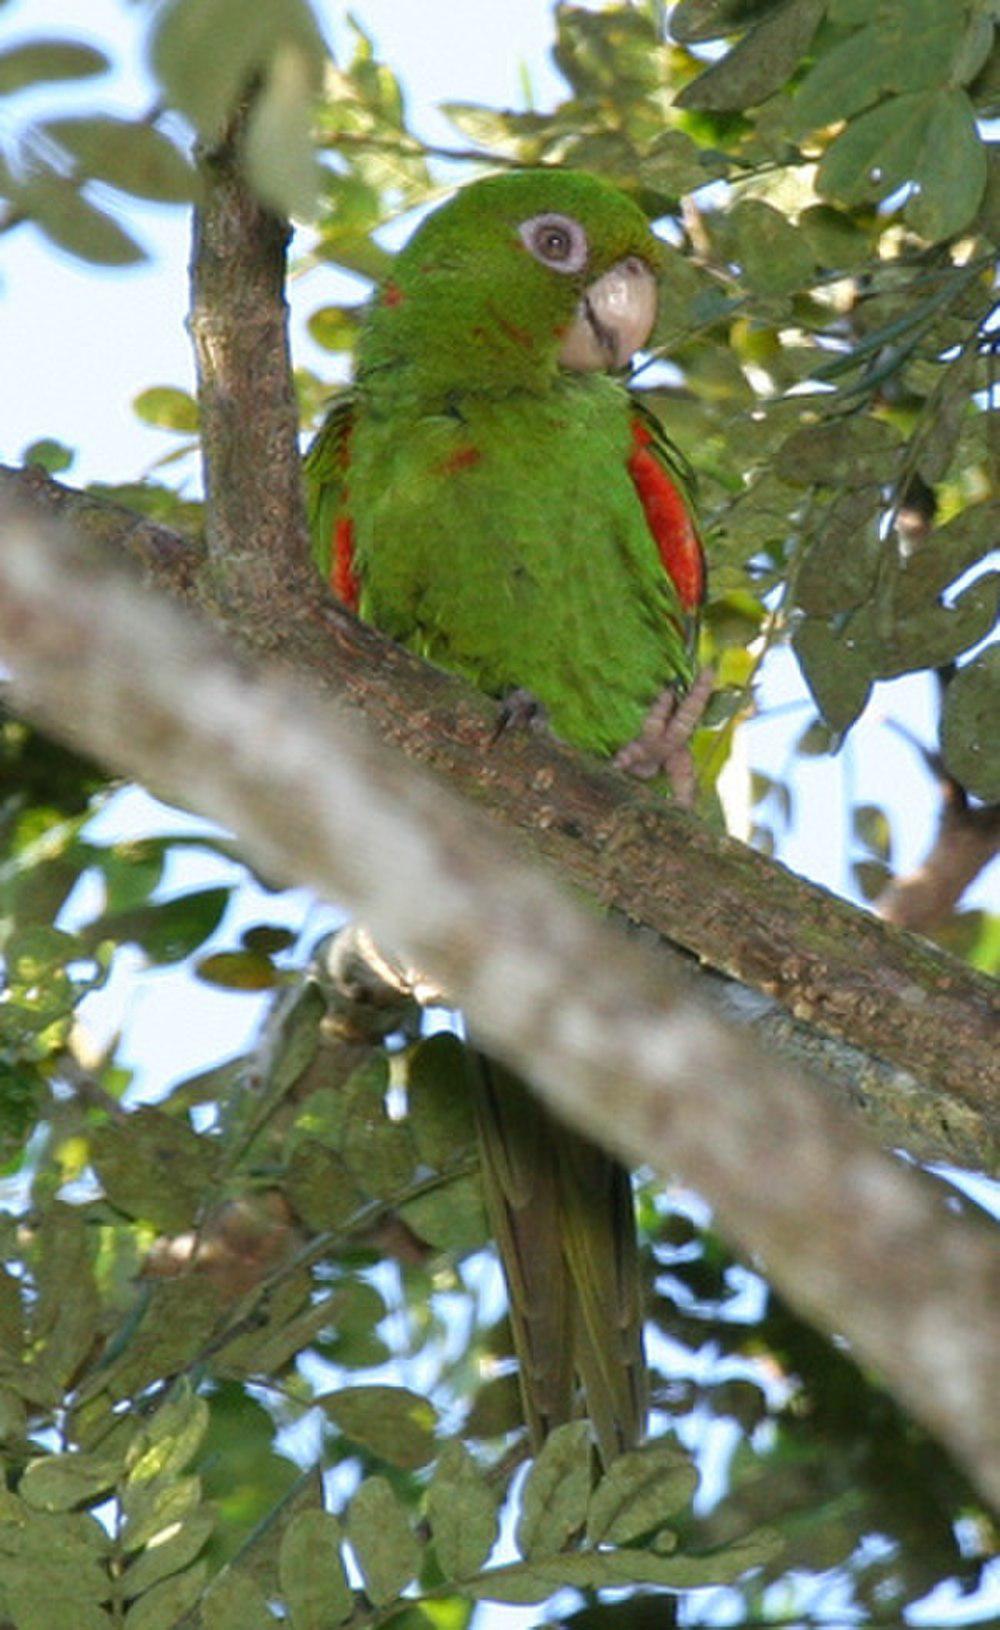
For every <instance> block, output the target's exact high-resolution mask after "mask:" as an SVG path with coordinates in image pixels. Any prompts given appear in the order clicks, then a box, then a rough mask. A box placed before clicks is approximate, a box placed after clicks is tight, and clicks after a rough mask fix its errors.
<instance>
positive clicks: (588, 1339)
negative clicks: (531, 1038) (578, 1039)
mask: <svg viewBox="0 0 1000 1630" xmlns="http://www.w3.org/2000/svg"><path fill="white" fill-rule="evenodd" d="M476 1064H477V1069H476V1122H477V1127H478V1131H479V1142H480V1154H481V1160H482V1172H483V1188H484V1192H485V1198H486V1209H487V1214H488V1216H489V1221H490V1226H491V1228H492V1231H493V1234H494V1236H495V1238H496V1241H497V1246H498V1248H499V1251H500V1258H501V1261H502V1263H503V1268H504V1274H505V1277H506V1280H507V1293H508V1299H509V1303H510V1321H511V1328H512V1331H513V1337H514V1349H515V1352H516V1354H517V1359H518V1365H519V1371H520V1384H521V1396H522V1400H523V1404H524V1414H525V1419H526V1421H527V1424H528V1430H529V1433H530V1436H531V1440H532V1444H533V1446H534V1447H535V1449H536V1450H537V1449H538V1448H539V1447H540V1446H541V1444H542V1443H543V1442H544V1439H545V1437H546V1435H547V1433H548V1432H550V1431H551V1430H552V1428H553V1427H555V1426H559V1425H561V1424H562V1423H563V1422H564V1421H568V1420H570V1419H572V1418H573V1416H574V1415H576V1414H578V1413H580V1410H579V1408H578V1404H577V1382H579V1383H581V1384H582V1388H583V1408H584V1411H585V1413H586V1414H587V1415H589V1417H590V1420H591V1423H592V1425H593V1428H594V1436H595V1438H596V1441H597V1448H598V1452H599V1454H600V1456H601V1460H602V1461H603V1463H604V1465H605V1466H608V1465H610V1463H611V1461H612V1460H614V1459H615V1457H616V1456H617V1455H619V1454H621V1453H622V1452H623V1450H625V1449H631V1448H635V1446H636V1445H637V1444H638V1443H639V1442H640V1441H641V1439H642V1436H643V1433H644V1431H645V1426H646V1409H647V1377H646V1362H645V1354H644V1352H643V1342H642V1296H641V1283H640V1274H639V1257H638V1246H637V1241H636V1231H635V1212H634V1207H633V1202H632V1186H631V1181H630V1179H629V1175H628V1172H627V1171H626V1170H625V1168H624V1167H623V1166H621V1165H619V1163H618V1162H617V1161H616V1160H614V1159H613V1158H612V1157H611V1156H610V1155H609V1154H607V1153H606V1152H605V1150H603V1149H601V1148H599V1147H598V1145H597V1144H594V1143H590V1142H588V1141H587V1140H586V1139H585V1138H582V1137H580V1136H579V1135H578V1134H577V1133H575V1132H572V1131H570V1130H569V1128H568V1127H566V1126H564V1125H563V1124H562V1123H561V1122H560V1121H557V1120H555V1119H554V1118H553V1117H552V1116H551V1115H550V1114H549V1113H548V1111H547V1110H546V1109H545V1108H544V1107H543V1105H542V1104H541V1103H540V1102H539V1100H538V1098H537V1097H536V1096H535V1095H534V1093H532V1092H531V1091H530V1089H529V1088H528V1087H527V1086H526V1085H525V1084H524V1082H523V1081H521V1080H520V1079H519V1077H518V1076H516V1075H513V1074H512V1073H511V1072H510V1071H509V1070H507V1069H505V1068H504V1067H503V1066H502V1065H500V1064H497V1063H496V1062H495V1061H494V1060H493V1059H490V1058H487V1057H486V1056H485V1055H483V1054H481V1053H477V1054H476Z"/></svg>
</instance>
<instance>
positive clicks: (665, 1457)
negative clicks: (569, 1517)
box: [587, 1443, 698, 1545]
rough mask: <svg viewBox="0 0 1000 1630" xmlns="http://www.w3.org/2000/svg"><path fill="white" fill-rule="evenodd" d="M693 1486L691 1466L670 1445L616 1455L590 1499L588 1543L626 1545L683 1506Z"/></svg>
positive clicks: (695, 1480)
mask: <svg viewBox="0 0 1000 1630" xmlns="http://www.w3.org/2000/svg"><path fill="white" fill-rule="evenodd" d="M697 1487H698V1473H697V1470H696V1468H695V1466H694V1463H693V1462H692V1461H691V1459H690V1457H689V1456H688V1455H686V1454H685V1453H684V1451H683V1449H678V1448H677V1447H676V1446H675V1445H674V1444H672V1443H651V1444H649V1445H647V1447H646V1448H644V1449H633V1450H631V1451H630V1452H628V1453H626V1454H623V1455H619V1456H618V1459H617V1460H615V1461H614V1462H613V1464H612V1465H611V1466H610V1467H609V1468H608V1470H607V1471H606V1472H605V1474H604V1476H603V1477H602V1478H601V1481H600V1483H599V1484H598V1486H597V1488H596V1489H595V1490H594V1492H593V1494H592V1496H591V1499H590V1505H589V1508H588V1511H587V1538H588V1540H589V1542H590V1543H591V1544H592V1545H598V1544H613V1545H627V1544H628V1542H629V1541H630V1540H634V1539H638V1538H639V1536H640V1535H641V1534H645V1533H648V1532H650V1531H651V1530H652V1529H654V1528H657V1527H659V1526H660V1525H661V1524H662V1523H664V1522H665V1521H666V1519H667V1518H668V1517H670V1516H671V1515H672V1514H673V1513H674V1512H676V1511H678V1510H680V1509H681V1508H682V1507H686V1506H687V1505H689V1503H690V1501H691V1498H692V1496H693V1494H694V1491H695V1489H696V1488H697Z"/></svg>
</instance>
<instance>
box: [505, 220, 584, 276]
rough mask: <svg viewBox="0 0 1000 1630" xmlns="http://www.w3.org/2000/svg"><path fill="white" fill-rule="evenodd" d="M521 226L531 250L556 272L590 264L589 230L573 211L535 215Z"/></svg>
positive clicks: (523, 235) (520, 233) (519, 231)
mask: <svg viewBox="0 0 1000 1630" xmlns="http://www.w3.org/2000/svg"><path fill="white" fill-rule="evenodd" d="M517 230H518V233H519V235H520V238H521V242H522V243H523V244H524V247H525V248H526V249H527V251H528V253H529V254H531V255H534V257H535V259H536V260H540V261H541V263H542V265H543V266H548V267H550V268H551V270H552V271H553V272H570V273H572V272H582V271H583V269H584V267H585V266H586V264H587V257H588V255H589V253H590V245H589V244H588V242H587V234H586V232H584V230H583V227H582V226H581V225H580V223H579V221H574V219H573V217H572V216H571V215H557V214H555V213H551V214H550V213H546V214H544V215H532V216H530V217H529V219H528V220H526V221H522V222H521V225H520V226H519V227H518V229H517Z"/></svg>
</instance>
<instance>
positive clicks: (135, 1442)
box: [125, 1382, 209, 1484]
mask: <svg viewBox="0 0 1000 1630" xmlns="http://www.w3.org/2000/svg"><path fill="white" fill-rule="evenodd" d="M208 1426H209V1407H208V1404H207V1402H206V1401H205V1399H204V1398H200V1397H198V1395H197V1394H196V1393H193V1392H191V1390H190V1387H189V1385H188V1384H187V1382H179V1383H177V1384H176V1388H175V1390H174V1391H173V1392H172V1393H171V1394H170V1396H169V1397H168V1398H167V1400H166V1402H165V1403H163V1404H161V1405H160V1407H159V1409H158V1410H157V1411H156V1413H155V1415H153V1416H152V1417H151V1418H150V1419H149V1420H148V1421H145V1422H144V1423H143V1424H142V1425H141V1426H140V1427H139V1429H138V1430H137V1431H136V1433H135V1436H134V1437H133V1439H132V1441H131V1443H130V1444H129V1447H128V1453H127V1455H126V1457H125V1464H126V1467H127V1469H128V1481H129V1483H130V1484H137V1483H148V1482H150V1481H152V1479H153V1478H154V1477H173V1476H176V1474H177V1473H178V1472H182V1471H183V1470H184V1468H185V1467H186V1466H188V1465H190V1463H191V1461H192V1460H193V1459H194V1457H195V1455H196V1454H197V1452H198V1450H199V1448H200V1447H201V1444H202V1440H203V1439H204V1436H205V1433H206V1432H207V1431H208Z"/></svg>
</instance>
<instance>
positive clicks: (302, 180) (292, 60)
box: [244, 45, 321, 221]
mask: <svg viewBox="0 0 1000 1630" xmlns="http://www.w3.org/2000/svg"><path fill="white" fill-rule="evenodd" d="M315 88H316V83H315V73H314V65H313V62H312V61H311V59H310V57H309V56H308V55H307V54H306V52H304V51H302V50H300V49H298V47H296V46H294V45H283V46H281V47H280V48H279V50H278V51H277V52H276V53H275V55H274V59H273V61H272V63H271V67H270V71H269V73H268V76H267V80H266V83H265V85H264V89H263V91H262V92H261V93H260V95H258V96H257V98H256V99H255V101H254V104H253V108H252V110H251V113H250V120H249V123H248V125H247V134H246V145H245V149H244V151H245V154H246V166H247V175H248V177H249V180H250V184H251V186H252V187H253V189H254V191H255V192H256V193H257V195H258V197H260V198H262V199H263V201H264V203H265V204H268V205H269V206H270V208H271V209H273V210H276V211H277V213H278V214H279V215H294V216H295V217H296V218H297V219H299V220H304V221H309V220H312V219H313V217H314V216H315V214H316V211H317V209H318V207H319V190H320V181H321V174H320V168H319V165H318V163H317V161H316V154H315V151H314V148H313V137H312V118H311V99H312V95H313V93H314V91H315Z"/></svg>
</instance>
